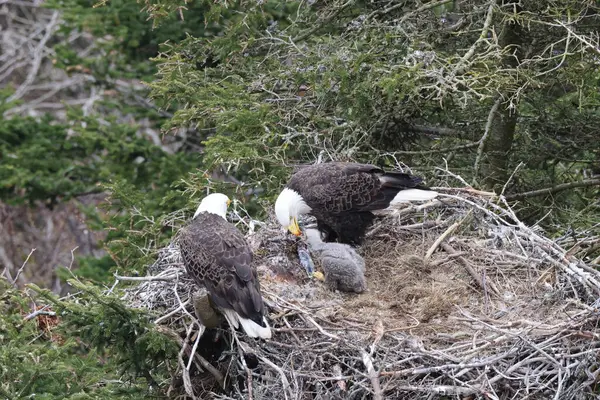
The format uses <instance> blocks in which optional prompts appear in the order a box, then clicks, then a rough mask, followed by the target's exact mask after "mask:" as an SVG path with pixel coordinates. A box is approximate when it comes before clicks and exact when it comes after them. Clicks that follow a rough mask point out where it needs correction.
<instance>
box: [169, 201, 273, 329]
mask: <svg viewBox="0 0 600 400" xmlns="http://www.w3.org/2000/svg"><path fill="white" fill-rule="evenodd" d="M179 247H180V249H181V256H182V259H183V263H184V265H185V268H186V271H187V273H188V274H189V275H190V276H191V277H192V278H193V279H194V280H195V281H196V283H197V284H199V285H202V286H205V287H206V289H207V290H208V293H209V295H210V297H211V300H212V301H213V302H214V303H215V305H217V306H218V307H221V308H227V309H233V310H234V311H236V312H237V313H238V314H239V315H240V316H241V317H243V318H248V319H251V320H253V321H254V322H256V323H257V324H259V325H261V326H264V322H263V315H264V305H263V301H262V296H261V294H260V284H259V281H258V276H257V274H256V270H255V269H254V268H253V267H252V265H251V264H252V252H251V251H250V249H249V247H248V245H247V243H246V239H245V238H244V236H243V235H242V234H241V232H240V231H238V229H237V228H236V227H235V226H234V225H233V224H231V223H229V222H227V221H226V220H225V219H223V218H222V217H220V216H218V215H216V214H211V213H200V214H198V216H196V218H194V219H193V220H192V222H191V223H190V224H189V225H188V226H187V227H185V228H184V229H183V230H182V232H181V233H180V236H179Z"/></svg>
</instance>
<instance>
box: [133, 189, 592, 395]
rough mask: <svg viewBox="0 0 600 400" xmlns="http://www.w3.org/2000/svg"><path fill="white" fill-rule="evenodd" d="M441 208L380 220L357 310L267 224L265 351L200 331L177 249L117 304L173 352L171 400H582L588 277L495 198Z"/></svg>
mask: <svg viewBox="0 0 600 400" xmlns="http://www.w3.org/2000/svg"><path fill="white" fill-rule="evenodd" d="M446 193H448V194H445V195H443V196H442V197H440V200H436V201H432V202H429V203H426V204H421V205H408V206H406V207H404V208H401V209H397V210H394V211H393V212H391V213H388V214H386V215H382V216H381V218H380V220H379V221H378V222H377V223H376V224H375V225H374V226H373V228H372V230H371V231H370V232H369V234H368V237H367V240H366V241H365V243H364V244H363V245H362V246H361V247H360V248H359V249H357V250H358V251H359V252H360V253H361V254H362V255H363V257H364V258H365V262H366V277H367V284H368V290H367V291H366V292H365V293H362V294H360V295H357V294H347V293H337V292H332V291H330V290H329V289H328V288H327V287H326V286H325V284H324V283H322V282H318V281H315V280H312V279H309V278H308V276H307V274H306V272H305V270H304V269H303V267H302V266H301V265H300V263H299V259H298V255H297V246H298V243H297V242H296V241H295V240H293V239H291V238H289V237H287V236H286V235H284V234H283V232H282V230H281V228H280V227H279V225H278V224H277V222H276V221H275V220H274V219H273V218H270V219H269V220H267V221H266V222H264V223H262V224H261V226H260V227H259V228H258V229H257V230H256V231H255V232H252V233H249V234H248V242H249V244H250V246H251V247H252V248H253V251H254V252H255V263H256V267H257V269H258V271H259V275H260V279H261V286H262V291H263V296H264V298H265V300H266V302H267V305H268V309H269V320H270V323H271V326H272V327H273V332H274V335H273V339H272V340H266V341H264V340H260V341H259V340H255V339H251V338H248V337H246V336H245V335H244V334H243V333H240V332H237V333H233V332H232V331H231V330H230V329H229V327H228V326H227V324H226V323H224V324H223V325H222V329H220V330H217V331H216V332H215V331H213V330H208V331H205V329H204V327H202V326H201V324H200V323H199V322H198V319H197V318H196V316H195V314H194V308H193V298H194V295H197V293H196V294H194V293H195V292H196V291H197V290H198V288H195V287H194V285H193V284H192V282H191V280H189V278H187V277H186V274H185V270H184V268H183V265H182V263H181V259H180V256H179V251H178V248H177V245H176V240H175V241H174V243H172V244H171V245H170V246H168V247H167V248H165V249H163V250H162V251H161V253H160V255H159V258H158V260H157V261H156V263H155V264H154V265H153V266H151V268H149V271H150V273H151V274H152V276H149V277H148V280H147V281H143V282H142V283H141V284H139V285H138V286H136V287H135V288H132V289H128V292H127V295H126V298H127V300H128V301H129V303H130V304H131V305H132V306H133V307H143V308H146V309H149V310H151V311H152V312H155V313H156V314H157V315H158V318H157V324H159V325H160V327H161V329H163V330H165V331H166V332H169V333H170V334H171V335H172V336H173V337H175V338H176V339H177V340H178V341H179V343H180V344H181V345H182V349H181V353H180V357H179V370H178V371H177V374H176V379H174V380H173V383H172V385H171V388H170V391H171V393H172V394H173V395H176V394H180V395H183V396H184V397H185V396H189V397H190V398H202V399H207V398H218V399H230V398H234V399H241V398H245V399H247V398H256V399H260V398H276V399H371V398H373V399H382V398H402V399H423V398H461V399H475V398H489V399H515V398H531V399H552V398H554V399H559V398H560V399H561V400H565V399H583V398H592V397H593V393H597V392H598V388H597V387H596V382H597V381H598V374H599V372H600V363H599V362H598V357H597V352H598V348H599V347H600V335H599V333H598V330H597V324H598V318H599V316H600V314H599V313H598V310H597V307H596V304H595V302H596V299H597V298H598V297H599V294H600V274H599V273H598V271H597V270H595V269H593V268H591V267H590V266H588V265H586V264H585V263H583V262H582V261H581V260H577V259H575V258H573V257H572V256H570V255H569V254H568V253H567V251H565V250H564V249H563V248H561V247H560V246H558V245H557V244H556V243H554V242H553V241H551V240H550V239H548V238H546V237H544V236H543V234H542V233H541V230H540V229H535V228H530V227H527V226H525V225H524V224H523V223H521V222H520V221H519V220H518V219H517V217H516V216H515V214H514V213H513V211H512V210H511V209H510V207H509V206H508V204H506V202H504V201H502V199H501V198H500V199H498V198H495V200H494V201H492V198H491V197H489V196H485V194H484V195H482V194H480V193H477V192H474V191H468V190H467V191H465V190H448V191H446ZM450 193H454V194H450ZM241 222H243V223H244V224H247V223H248V221H247V220H246V221H241ZM157 279H158V280H157ZM200 290H202V289H200ZM190 357H192V358H193V362H191V361H190ZM223 386H224V388H223Z"/></svg>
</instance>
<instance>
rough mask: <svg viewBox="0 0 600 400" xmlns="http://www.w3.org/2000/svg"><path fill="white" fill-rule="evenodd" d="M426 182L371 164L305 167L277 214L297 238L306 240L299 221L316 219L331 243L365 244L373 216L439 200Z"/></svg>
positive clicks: (279, 203) (279, 202) (282, 198)
mask: <svg viewBox="0 0 600 400" xmlns="http://www.w3.org/2000/svg"><path fill="white" fill-rule="evenodd" d="M422 181H423V179H422V178H420V177H418V176H414V175H409V174H404V173H401V172H394V171H384V170H383V169H381V168H379V167H376V166H374V165H370V164H359V163H347V162H328V163H322V164H315V165H310V166H306V167H301V168H300V169H299V170H297V171H296V172H295V173H294V174H293V175H292V177H291V178H290V180H289V182H288V184H287V185H286V187H285V188H284V189H283V191H282V192H281V193H280V194H279V197H278V198H277V201H276V203H275V214H276V215H277V219H278V220H279V223H280V224H281V225H282V226H283V227H284V228H286V229H289V231H290V232H292V233H293V234H294V235H296V236H300V235H301V231H300V227H299V226H298V217H299V216H300V215H303V214H311V215H313V216H314V217H316V219H317V227H318V229H319V230H320V231H322V232H323V233H325V235H326V238H325V240H328V241H333V240H336V239H337V240H338V241H339V242H342V243H348V244H359V243H360V242H361V241H362V238H363V236H364V233H365V231H366V229H367V228H368V226H369V225H370V224H371V223H372V222H373V219H374V217H375V216H374V214H373V213H372V211H375V210H382V209H385V208H387V207H388V206H390V205H393V204H395V203H399V202H405V201H419V200H420V201H423V200H430V199H433V198H434V197H436V196H437V192H434V191H432V190H430V189H429V188H428V187H426V186H424V185H422V184H421V182H422Z"/></svg>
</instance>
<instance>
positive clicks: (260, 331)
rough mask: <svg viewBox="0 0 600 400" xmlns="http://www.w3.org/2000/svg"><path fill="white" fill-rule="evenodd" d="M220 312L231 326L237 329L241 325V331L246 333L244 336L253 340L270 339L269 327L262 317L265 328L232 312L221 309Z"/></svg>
mask: <svg viewBox="0 0 600 400" xmlns="http://www.w3.org/2000/svg"><path fill="white" fill-rule="evenodd" d="M221 311H222V312H223V315H225V318H226V319H227V322H229V324H230V325H231V326H233V327H234V328H236V329H237V328H239V327H240V325H242V329H243V330H244V332H246V335H248V336H250V337H253V338H261V339H271V327H270V326H269V323H268V322H267V319H266V318H265V317H263V321H264V323H265V325H266V327H262V326H260V325H258V324H257V323H256V322H254V321H252V320H250V319H247V318H242V317H241V316H240V315H239V314H238V313H237V312H235V311H233V310H227V309H221Z"/></svg>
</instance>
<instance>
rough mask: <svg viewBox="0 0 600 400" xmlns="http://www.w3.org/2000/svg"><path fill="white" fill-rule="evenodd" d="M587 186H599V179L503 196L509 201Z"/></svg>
mask: <svg viewBox="0 0 600 400" xmlns="http://www.w3.org/2000/svg"><path fill="white" fill-rule="evenodd" d="M588 186H600V179H585V180H583V181H579V182H569V183H561V184H560V185H556V186H553V187H549V188H544V189H537V190H532V191H530V192H523V193H515V194H509V195H507V196H505V198H506V200H510V201H514V200H523V199H526V198H528V197H536V196H543V195H545V194H553V193H558V192H562V191H563V190H567V189H574V188H580V187H588Z"/></svg>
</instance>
